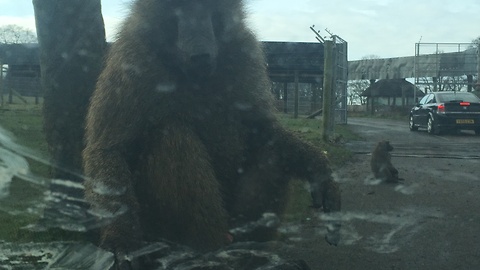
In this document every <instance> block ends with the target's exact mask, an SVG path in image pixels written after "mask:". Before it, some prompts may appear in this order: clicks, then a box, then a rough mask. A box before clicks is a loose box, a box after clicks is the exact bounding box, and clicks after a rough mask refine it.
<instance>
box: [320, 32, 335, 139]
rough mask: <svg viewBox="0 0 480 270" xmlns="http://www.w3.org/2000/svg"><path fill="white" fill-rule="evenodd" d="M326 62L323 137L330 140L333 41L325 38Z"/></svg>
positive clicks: (331, 132)
mask: <svg viewBox="0 0 480 270" xmlns="http://www.w3.org/2000/svg"><path fill="white" fill-rule="evenodd" d="M324 46H325V62H324V73H323V78H324V79H323V115H322V118H323V123H322V124H323V131H322V132H323V134H322V139H323V140H324V141H328V140H329V138H330V137H331V136H332V134H333V130H332V127H333V123H331V121H332V117H331V116H332V90H333V89H332V85H333V42H332V41H331V40H325V44H324Z"/></svg>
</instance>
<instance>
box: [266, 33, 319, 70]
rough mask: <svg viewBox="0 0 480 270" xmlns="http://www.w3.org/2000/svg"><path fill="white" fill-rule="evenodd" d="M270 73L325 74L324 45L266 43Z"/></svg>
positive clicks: (311, 43)
mask: <svg viewBox="0 0 480 270" xmlns="http://www.w3.org/2000/svg"><path fill="white" fill-rule="evenodd" d="M262 43H263V47H264V51H265V54H266V57H267V62H268V69H269V70H270V71H287V70H298V71H300V72H302V71H307V72H308V71H310V72H314V73H318V74H323V65H324V64H323V62H324V61H323V54H324V49H323V44H322V43H319V42H315V43H313V42H272V41H264V42H262Z"/></svg>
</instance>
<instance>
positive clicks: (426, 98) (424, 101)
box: [419, 95, 430, 105]
mask: <svg viewBox="0 0 480 270" xmlns="http://www.w3.org/2000/svg"><path fill="white" fill-rule="evenodd" d="M429 97H430V95H426V96H424V97H423V98H422V99H421V100H420V102H419V104H420V105H423V104H425V103H427V100H428V98H429Z"/></svg>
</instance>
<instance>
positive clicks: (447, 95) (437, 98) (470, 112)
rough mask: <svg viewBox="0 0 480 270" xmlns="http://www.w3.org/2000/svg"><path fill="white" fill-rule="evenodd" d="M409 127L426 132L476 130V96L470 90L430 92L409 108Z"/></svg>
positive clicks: (479, 119) (479, 107)
mask: <svg viewBox="0 0 480 270" xmlns="http://www.w3.org/2000/svg"><path fill="white" fill-rule="evenodd" d="M409 127H410V130H412V131H415V130H418V128H419V127H421V128H426V129H427V131H428V133H430V134H440V133H441V132H443V131H446V130H462V129H468V130H474V131H475V134H477V135H478V134H480V98H478V97H477V96H476V95H474V94H472V93H470V92H452V91H445V92H432V93H428V94H426V95H425V96H424V97H423V98H422V99H421V100H420V102H419V103H418V104H416V105H415V106H414V107H413V108H412V110H411V111H410V123H409Z"/></svg>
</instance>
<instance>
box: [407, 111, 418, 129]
mask: <svg viewBox="0 0 480 270" xmlns="http://www.w3.org/2000/svg"><path fill="white" fill-rule="evenodd" d="M408 127H409V128H410V130H411V131H417V130H418V126H417V125H416V124H415V121H414V120H413V115H410V121H409V123H408Z"/></svg>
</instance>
